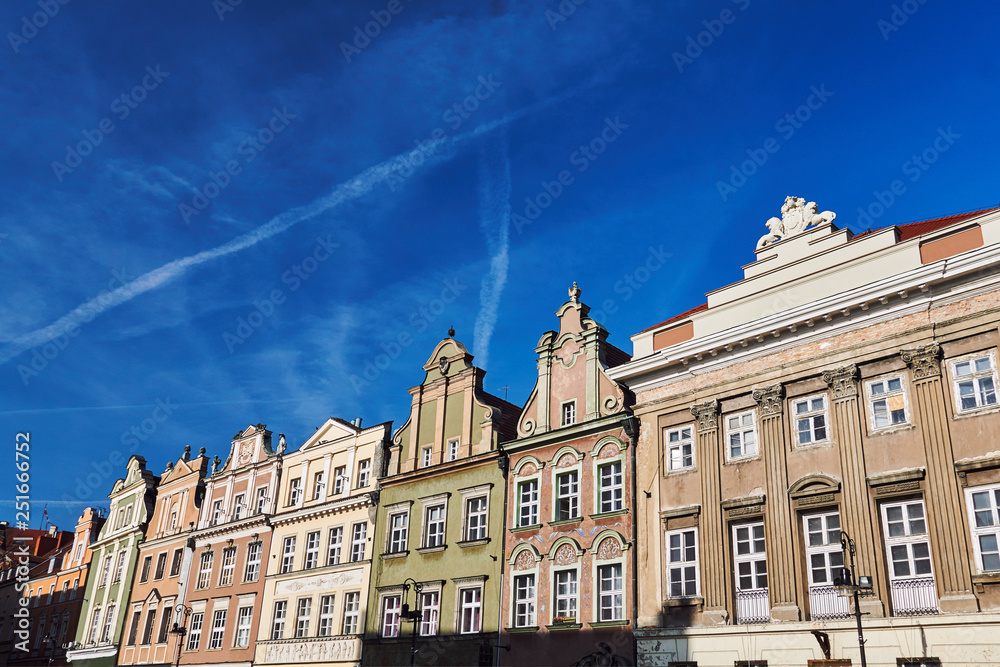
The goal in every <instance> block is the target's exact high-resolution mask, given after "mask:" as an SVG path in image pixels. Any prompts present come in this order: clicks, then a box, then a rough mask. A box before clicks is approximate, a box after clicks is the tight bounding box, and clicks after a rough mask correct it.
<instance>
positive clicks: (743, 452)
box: [723, 408, 760, 463]
mask: <svg viewBox="0 0 1000 667" xmlns="http://www.w3.org/2000/svg"><path fill="white" fill-rule="evenodd" d="M745 417H750V420H751V424H750V425H749V426H747V425H745V424H744V423H743V421H744V418H745ZM731 419H738V420H739V424H738V426H737V427H735V428H733V427H732V426H731V425H730V423H729V421H730V420H731ZM723 420H724V421H725V445H724V446H725V448H726V462H727V463H728V462H730V461H745V460H749V459H754V458H757V457H758V456H760V443H759V441H758V438H757V411H756V410H754V409H753V408H751V409H749V410H743V411H741V412H734V413H730V414H727V415H725V416H723ZM748 433H750V434H752V435H753V441H752V442H751V443H749V444H750V445H752V446H753V452H749V453H748V449H749V447H748V443H747V440H746V435H747V434H748ZM733 435H739V439H740V453H739V454H738V455H736V456H733V440H732V439H733Z"/></svg>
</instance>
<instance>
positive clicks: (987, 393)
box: [951, 352, 997, 412]
mask: <svg viewBox="0 0 1000 667" xmlns="http://www.w3.org/2000/svg"><path fill="white" fill-rule="evenodd" d="M951 368H952V374H953V375H954V377H955V400H956V403H957V404H958V406H959V412H965V411H967V410H976V409H978V408H985V407H987V406H990V405H996V402H997V393H996V374H995V373H994V371H993V353H992V352H991V353H990V354H987V355H984V356H980V357H974V358H972V359H966V360H964V361H956V362H952V366H951Z"/></svg>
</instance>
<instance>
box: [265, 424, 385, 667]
mask: <svg viewBox="0 0 1000 667" xmlns="http://www.w3.org/2000/svg"><path fill="white" fill-rule="evenodd" d="M391 428H392V424H391V422H386V423H384V424H378V425H376V426H370V427H368V428H362V427H361V420H360V419H358V420H355V422H352V423H348V422H346V421H343V420H341V419H336V418H330V419H328V420H327V421H326V423H325V424H323V426H321V427H320V428H319V429H317V431H316V433H314V434H313V435H312V437H310V438H309V440H307V441H306V442H305V444H303V445H302V447H300V448H299V450H298V451H296V452H293V453H290V454H286V455H285V457H284V461H283V466H284V471H283V473H282V478H281V486H280V491H279V493H278V507H277V510H276V513H275V515H274V516H273V517H272V518H271V523H272V525H273V532H272V533H271V535H272V537H271V543H272V544H271V552H272V554H274V557H272V558H270V559H269V560H268V562H267V579H266V584H265V589H264V597H263V604H262V606H261V615H262V619H263V621H262V623H261V626H260V631H259V635H258V640H257V657H256V660H255V664H258V665H291V664H299V665H302V664H315V665H321V664H322V665H357V664H358V661H359V660H360V658H361V636H362V634H363V633H364V628H365V621H366V610H367V605H368V585H369V579H370V575H371V564H372V554H373V553H374V549H373V542H372V536H373V535H374V533H375V515H376V510H375V508H376V502H377V495H378V494H377V491H376V488H377V482H376V478H375V471H376V470H378V469H379V468H380V466H381V455H382V451H383V443H386V444H387V443H388V442H389V438H390V436H391Z"/></svg>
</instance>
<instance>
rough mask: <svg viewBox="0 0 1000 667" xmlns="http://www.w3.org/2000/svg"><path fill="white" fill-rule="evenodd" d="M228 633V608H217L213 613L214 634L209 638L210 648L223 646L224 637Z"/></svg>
mask: <svg viewBox="0 0 1000 667" xmlns="http://www.w3.org/2000/svg"><path fill="white" fill-rule="evenodd" d="M225 633H226V610H225V609H216V610H215V612H214V613H213V614H212V634H211V636H210V637H209V639H208V648H210V649H213V648H222V637H223V636H224V635H225Z"/></svg>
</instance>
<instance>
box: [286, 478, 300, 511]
mask: <svg viewBox="0 0 1000 667" xmlns="http://www.w3.org/2000/svg"><path fill="white" fill-rule="evenodd" d="M301 499H302V478H301V477H296V478H295V479H293V480H292V481H291V482H289V483H288V504H289V505H290V506H293V507H294V506H295V505H298V504H299V500H301Z"/></svg>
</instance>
